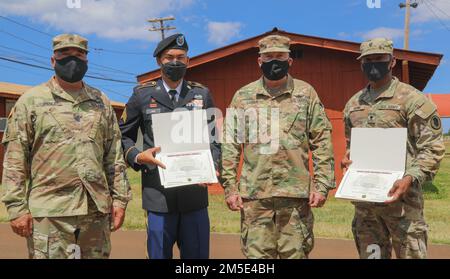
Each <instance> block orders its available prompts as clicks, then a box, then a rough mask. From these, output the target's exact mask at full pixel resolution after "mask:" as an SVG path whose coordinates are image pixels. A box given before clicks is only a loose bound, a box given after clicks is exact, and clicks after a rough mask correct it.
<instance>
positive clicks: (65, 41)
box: [53, 34, 88, 52]
mask: <svg viewBox="0 0 450 279" xmlns="http://www.w3.org/2000/svg"><path fill="white" fill-rule="evenodd" d="M66 47H76V48H80V49H82V50H85V51H86V52H87V51H88V40H87V39H86V38H83V37H81V36H80V35H77V34H61V35H57V36H55V37H54V38H53V51H55V50H58V49H62V48H66Z"/></svg>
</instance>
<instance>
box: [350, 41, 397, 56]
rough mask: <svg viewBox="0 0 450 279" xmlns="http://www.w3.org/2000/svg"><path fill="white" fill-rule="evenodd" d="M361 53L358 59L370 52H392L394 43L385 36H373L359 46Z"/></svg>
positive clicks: (391, 53)
mask: <svg viewBox="0 0 450 279" xmlns="http://www.w3.org/2000/svg"><path fill="white" fill-rule="evenodd" d="M360 50H361V55H360V56H359V57H358V58H357V59H358V60H359V59H361V58H363V57H364V56H366V55H371V54H390V55H393V54H394V43H393V42H392V41H391V40H389V39H386V38H375V39H371V40H368V41H365V42H363V43H362V44H361V46H360Z"/></svg>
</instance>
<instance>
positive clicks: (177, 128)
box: [152, 110, 218, 188]
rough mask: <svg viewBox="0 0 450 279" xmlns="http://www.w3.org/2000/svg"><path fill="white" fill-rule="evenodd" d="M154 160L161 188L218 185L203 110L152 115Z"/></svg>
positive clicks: (205, 116)
mask: <svg viewBox="0 0 450 279" xmlns="http://www.w3.org/2000/svg"><path fill="white" fill-rule="evenodd" d="M152 126H153V127H152V130H153V137H154V140H155V146H159V147H161V152H160V153H158V154H156V156H155V157H156V159H157V160H159V161H161V162H162V163H163V164H164V165H165V166H166V169H162V168H160V167H158V172H159V177H160V180H161V185H163V186H164V187H165V188H171V187H178V186H185V185H192V184H200V183H217V182H218V180H217V176H216V170H215V167H214V161H213V159H212V154H211V149H210V140H209V127H208V125H207V115H206V111H205V110H192V111H188V110H181V111H175V112H170V113H157V114H152Z"/></svg>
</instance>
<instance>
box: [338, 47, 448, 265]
mask: <svg viewBox="0 0 450 279" xmlns="http://www.w3.org/2000/svg"><path fill="white" fill-rule="evenodd" d="M358 59H359V60H360V61H361V68H362V70H363V72H364V73H365V75H366V77H367V78H368V79H369V84H368V86H367V87H366V88H364V89H363V90H361V91H360V92H358V93H357V94H356V95H354V96H353V97H352V98H351V99H350V100H349V101H348V103H347V105H346V106H345V110H344V121H345V135H346V138H347V150H349V148H350V136H351V135H350V134H351V128H353V127H357V128H361V127H362V128H371V127H373V128H375V127H376V128H407V129H408V142H407V164H406V171H405V175H404V177H403V178H402V179H400V180H398V181H396V182H395V183H394V185H393V187H392V189H391V191H390V193H389V196H390V197H392V199H391V200H389V201H387V202H385V203H381V204H380V203H368V202H353V203H354V205H355V217H354V220H353V224H352V229H353V235H354V238H355V242H356V246H357V248H358V252H359V255H360V257H361V258H391V253H392V247H394V250H395V253H396V255H397V258H426V256H427V224H426V223H425V220H424V217H423V194H422V186H423V183H424V182H425V181H426V180H431V179H432V178H433V177H434V175H435V174H436V172H437V170H438V167H439V163H440V161H441V160H442V158H443V155H444V151H445V150H444V145H443V138H442V127H441V120H440V118H439V116H438V114H437V111H436V106H435V105H434V104H433V103H432V102H431V101H430V100H429V99H428V98H426V97H425V95H423V94H422V93H421V92H420V91H419V90H417V89H415V88H414V87H412V86H410V85H408V84H405V83H402V82H400V81H399V80H398V79H397V78H396V77H393V76H392V69H393V68H394V66H395V64H396V60H395V57H394V56H393V43H392V41H390V40H387V39H383V38H378V39H373V40H369V41H367V42H364V43H362V44H361V56H359V58H358ZM368 148H374V147H373V146H368ZM375 148H376V147H375ZM350 164H351V161H350V160H349V152H347V155H346V157H345V158H344V160H343V161H342V166H343V167H344V168H347V167H348V166H349V165H350Z"/></svg>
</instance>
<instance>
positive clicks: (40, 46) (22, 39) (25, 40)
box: [0, 29, 48, 50]
mask: <svg viewBox="0 0 450 279" xmlns="http://www.w3.org/2000/svg"><path fill="white" fill-rule="evenodd" d="M0 32H1V33H4V34H6V35H9V36H11V37H13V38H16V39H17V40H21V41H24V42H26V43H29V44H31V45H34V46H35V47H38V48H42V49H45V50H48V48H47V47H44V46H42V45H39V44H36V43H34V42H32V41H29V40H27V39H24V38H22V37H19V36H16V35H14V34H12V33H9V32H7V31H5V30H2V29H0Z"/></svg>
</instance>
